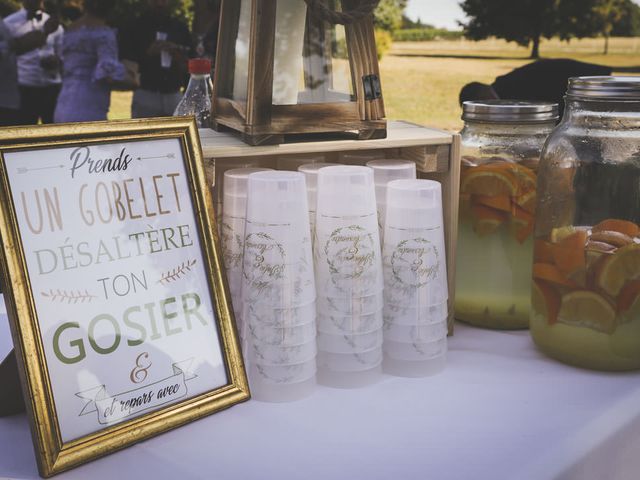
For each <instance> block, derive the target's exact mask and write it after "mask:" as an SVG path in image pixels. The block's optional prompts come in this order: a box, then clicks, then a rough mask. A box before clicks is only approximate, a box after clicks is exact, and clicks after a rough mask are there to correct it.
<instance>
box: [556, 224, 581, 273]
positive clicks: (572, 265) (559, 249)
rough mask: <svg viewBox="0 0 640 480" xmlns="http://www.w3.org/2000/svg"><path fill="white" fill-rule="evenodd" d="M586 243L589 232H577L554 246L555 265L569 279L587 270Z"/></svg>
mask: <svg viewBox="0 0 640 480" xmlns="http://www.w3.org/2000/svg"><path fill="white" fill-rule="evenodd" d="M586 243H587V232H585V231H584V230H577V231H576V232H573V233H572V234H570V235H567V236H566V237H564V238H563V239H562V240H560V241H559V242H558V243H556V244H555V245H553V263H555V264H556V265H557V267H558V268H559V269H560V270H561V271H562V273H564V274H565V275H566V276H567V277H571V276H572V275H574V274H576V273H577V272H578V271H581V270H582V271H584V270H586V260H585V253H584V249H585V245H586Z"/></svg>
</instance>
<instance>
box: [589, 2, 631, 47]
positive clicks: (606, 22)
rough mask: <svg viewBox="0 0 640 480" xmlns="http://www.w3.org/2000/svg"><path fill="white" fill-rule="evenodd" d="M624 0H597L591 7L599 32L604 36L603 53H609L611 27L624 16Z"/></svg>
mask: <svg viewBox="0 0 640 480" xmlns="http://www.w3.org/2000/svg"><path fill="white" fill-rule="evenodd" d="M625 4H626V2H625V1H624V0H599V1H598V2H597V3H596V5H595V6H594V7H593V13H594V14H595V17H596V19H597V23H598V27H599V31H600V33H602V35H603V36H604V54H605V55H607V54H608V53H609V37H610V36H611V33H612V32H613V27H614V26H615V25H616V24H618V23H619V22H620V21H621V20H622V18H623V17H624V14H625V13H626V12H625V7H626V5H625Z"/></svg>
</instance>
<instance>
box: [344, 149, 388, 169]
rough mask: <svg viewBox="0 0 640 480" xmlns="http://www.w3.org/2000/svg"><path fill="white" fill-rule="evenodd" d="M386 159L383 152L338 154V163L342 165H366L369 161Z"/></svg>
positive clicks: (366, 151) (363, 151)
mask: <svg viewBox="0 0 640 480" xmlns="http://www.w3.org/2000/svg"><path fill="white" fill-rule="evenodd" d="M384 158H386V153H385V151H384V150H357V151H351V152H340V155H339V159H340V160H339V161H340V163H342V164H344V165H366V164H367V162H370V161H371V160H381V159H384Z"/></svg>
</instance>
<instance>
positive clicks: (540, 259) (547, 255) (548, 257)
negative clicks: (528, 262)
mask: <svg viewBox="0 0 640 480" xmlns="http://www.w3.org/2000/svg"><path fill="white" fill-rule="evenodd" d="M553 248H554V245H553V244H552V243H549V242H547V241H546V240H542V239H540V238H539V239H537V240H536V241H535V243H534V245H533V258H534V261H535V262H536V263H553V262H554V260H553Z"/></svg>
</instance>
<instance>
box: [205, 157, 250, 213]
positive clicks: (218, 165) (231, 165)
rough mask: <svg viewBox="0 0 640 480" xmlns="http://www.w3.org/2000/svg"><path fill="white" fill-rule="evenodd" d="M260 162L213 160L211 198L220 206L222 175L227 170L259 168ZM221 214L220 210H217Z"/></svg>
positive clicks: (237, 159) (222, 193) (227, 159)
mask: <svg viewBox="0 0 640 480" xmlns="http://www.w3.org/2000/svg"><path fill="white" fill-rule="evenodd" d="M261 166H262V165H261V161H260V159H258V158H255V157H254V158H250V159H247V158H218V159H214V162H213V169H214V172H215V174H214V182H213V185H212V187H213V198H214V200H215V202H216V203H217V204H220V205H222V203H223V201H224V200H223V198H224V174H225V172H226V171H228V170H232V169H237V168H260V167H261ZM218 213H219V214H222V209H220V210H219V212H218Z"/></svg>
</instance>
